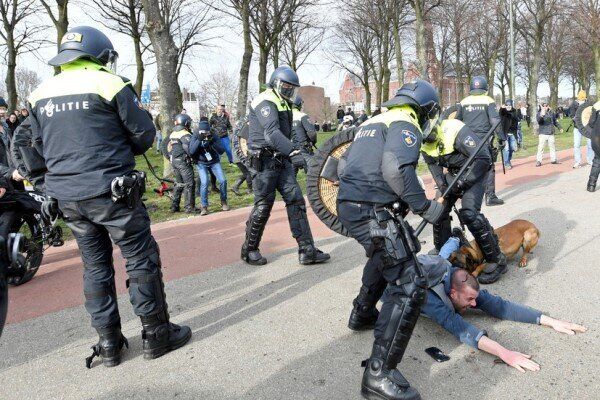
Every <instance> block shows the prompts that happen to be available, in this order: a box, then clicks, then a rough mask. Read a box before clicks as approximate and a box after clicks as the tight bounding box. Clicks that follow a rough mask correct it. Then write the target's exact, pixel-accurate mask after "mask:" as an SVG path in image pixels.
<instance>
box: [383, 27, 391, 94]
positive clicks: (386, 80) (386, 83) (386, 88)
mask: <svg viewBox="0 0 600 400" xmlns="http://www.w3.org/2000/svg"><path fill="white" fill-rule="evenodd" d="M389 53H390V40H389V36H388V34H387V32H386V33H385V37H384V38H383V54H382V57H381V75H382V78H383V82H382V85H381V101H382V102H385V101H388V99H389V98H390V77H391V75H392V72H391V71H390V66H389V64H388V55H389Z"/></svg>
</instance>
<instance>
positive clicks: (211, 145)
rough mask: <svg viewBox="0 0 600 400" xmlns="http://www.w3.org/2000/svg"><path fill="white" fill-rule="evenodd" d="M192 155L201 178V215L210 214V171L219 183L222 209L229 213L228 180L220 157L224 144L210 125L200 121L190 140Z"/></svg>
mask: <svg viewBox="0 0 600 400" xmlns="http://www.w3.org/2000/svg"><path fill="white" fill-rule="evenodd" d="M189 151H190V155H191V157H192V159H193V160H194V161H195V162H196V165H197V168H198V175H199V176H200V205H201V212H200V215H207V214H208V186H209V184H210V177H209V173H208V171H212V172H213V173H214V174H215V176H216V177H217V180H218V181H219V191H220V193H221V208H222V209H223V211H229V206H228V205H227V180H226V179H225V174H224V173H223V168H222V167H221V162H220V157H219V155H220V154H222V153H223V151H224V149H223V144H222V142H221V140H220V139H219V137H218V136H217V134H216V133H215V132H213V131H211V129H210V124H209V123H208V122H206V121H200V123H198V127H197V128H196V129H195V130H194V134H193V135H192V138H191V139H190V150H189Z"/></svg>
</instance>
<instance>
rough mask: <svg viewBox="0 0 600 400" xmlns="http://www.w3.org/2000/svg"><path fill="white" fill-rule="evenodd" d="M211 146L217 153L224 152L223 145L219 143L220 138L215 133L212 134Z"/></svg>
mask: <svg viewBox="0 0 600 400" xmlns="http://www.w3.org/2000/svg"><path fill="white" fill-rule="evenodd" d="M211 146H212V148H213V149H214V150H215V151H216V152H217V153H219V154H223V153H225V147H224V146H223V143H221V139H220V138H219V136H218V135H217V134H216V133H213V134H212V141H211Z"/></svg>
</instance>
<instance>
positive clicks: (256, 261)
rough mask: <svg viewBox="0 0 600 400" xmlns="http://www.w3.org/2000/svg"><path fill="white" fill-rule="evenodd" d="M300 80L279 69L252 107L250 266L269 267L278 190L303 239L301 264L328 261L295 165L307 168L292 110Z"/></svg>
mask: <svg viewBox="0 0 600 400" xmlns="http://www.w3.org/2000/svg"><path fill="white" fill-rule="evenodd" d="M299 87H300V82H299V80H298V75H296V72H294V71H293V70H292V69H291V68H290V67H288V66H282V67H279V68H277V69H276V70H275V71H274V72H273V74H272V75H271V78H270V79H269V87H268V88H267V89H266V90H265V91H264V92H262V93H261V94H259V95H258V96H257V97H256V98H255V99H254V100H253V101H252V104H251V106H250V112H249V115H248V120H249V124H250V126H249V128H250V129H249V134H248V158H249V166H250V168H251V169H253V170H254V171H256V176H255V177H254V179H253V181H252V190H253V192H254V208H253V209H252V211H251V212H250V216H249V218H248V221H247V222H246V240H245V241H244V244H243V246H242V252H241V253H242V254H241V256H242V260H244V261H246V262H247V263H248V264H250V265H264V264H266V263H267V260H266V259H265V258H264V257H263V256H262V255H261V254H260V251H259V245H260V240H261V238H262V234H263V231H264V229H265V225H266V224H267V221H268V219H269V216H270V214H271V209H272V208H273V203H274V202H275V191H278V192H279V193H280V194H281V197H283V201H284V202H285V205H286V210H287V214H288V220H289V223H290V229H291V231H292V236H293V237H294V238H295V239H296V241H297V242H298V247H299V250H298V257H299V261H300V264H303V265H306V264H316V263H322V262H325V261H327V260H329V254H325V253H323V252H322V251H320V250H319V249H317V248H316V247H315V245H314V241H313V237H312V233H311V231H310V226H309V224H308V218H307V216H306V204H305V202H304V197H303V195H302V190H301V189H300V185H298V181H297V180H296V174H295V172H294V169H295V168H296V169H299V168H304V169H306V160H305V159H304V156H303V155H302V153H301V150H300V149H299V148H296V147H294V144H293V143H292V140H291V139H292V109H291V105H292V103H293V101H294V99H295V98H296V95H297V92H298V88H299Z"/></svg>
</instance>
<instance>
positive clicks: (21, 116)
mask: <svg viewBox="0 0 600 400" xmlns="http://www.w3.org/2000/svg"><path fill="white" fill-rule="evenodd" d="M27 117H29V111H27V109H26V108H21V112H20V113H19V123H22V122H23V121H25V119H26V118H27Z"/></svg>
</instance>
